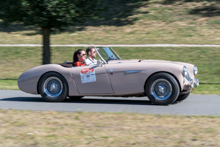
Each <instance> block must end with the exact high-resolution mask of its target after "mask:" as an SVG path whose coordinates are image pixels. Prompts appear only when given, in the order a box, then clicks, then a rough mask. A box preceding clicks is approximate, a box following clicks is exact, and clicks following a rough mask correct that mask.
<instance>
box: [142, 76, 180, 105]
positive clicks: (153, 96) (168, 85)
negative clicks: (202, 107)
mask: <svg viewBox="0 0 220 147" xmlns="http://www.w3.org/2000/svg"><path fill="white" fill-rule="evenodd" d="M145 91H146V94H147V96H148V98H149V100H150V101H151V102H152V103H153V104H158V105H168V104H171V103H173V102H174V101H175V100H176V99H177V97H178V96H179V91H180V89H179V85H178V83H177V81H176V79H175V78H174V77H173V76H171V75H170V74H168V73H157V74H155V75H153V76H151V77H150V78H149V80H148V81H147V83H146V85H145Z"/></svg>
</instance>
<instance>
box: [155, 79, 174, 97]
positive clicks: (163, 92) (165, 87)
mask: <svg viewBox="0 0 220 147" xmlns="http://www.w3.org/2000/svg"><path fill="white" fill-rule="evenodd" d="M151 94H152V95H153V96H154V97H155V98H156V99H158V100H166V99H168V98H169V97H170V96H171V94H172V85H171V83H170V82H169V81H168V80H166V79H158V80H156V81H154V83H153V84H152V86H151Z"/></svg>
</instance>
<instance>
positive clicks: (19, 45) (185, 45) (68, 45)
mask: <svg viewBox="0 0 220 147" xmlns="http://www.w3.org/2000/svg"><path fill="white" fill-rule="evenodd" d="M0 46H1V47H38V46H42V45H41V44H0ZM51 46H53V47H88V46H95V47H98V46H106V47H220V45H217V44H54V45H51Z"/></svg>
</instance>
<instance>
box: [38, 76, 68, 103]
mask: <svg viewBox="0 0 220 147" xmlns="http://www.w3.org/2000/svg"><path fill="white" fill-rule="evenodd" d="M38 89H39V93H40V94H41V96H42V98H43V99H44V100H45V101H48V102H61V101H64V100H65V99H66V97H67V94H68V86H67V82H66V80H65V79H64V77H63V76H62V75H60V74H58V73H55V72H49V73H46V74H45V75H43V76H42V77H41V79H40V81H39V85H38Z"/></svg>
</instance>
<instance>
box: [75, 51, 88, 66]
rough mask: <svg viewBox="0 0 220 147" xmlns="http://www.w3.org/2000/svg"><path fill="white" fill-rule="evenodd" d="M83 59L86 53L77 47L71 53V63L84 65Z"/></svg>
mask: <svg viewBox="0 0 220 147" xmlns="http://www.w3.org/2000/svg"><path fill="white" fill-rule="evenodd" d="M85 59H86V53H85V51H84V50H82V49H78V50H77V51H75V53H74V54H73V65H75V66H86V64H85V62H84V61H85Z"/></svg>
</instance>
